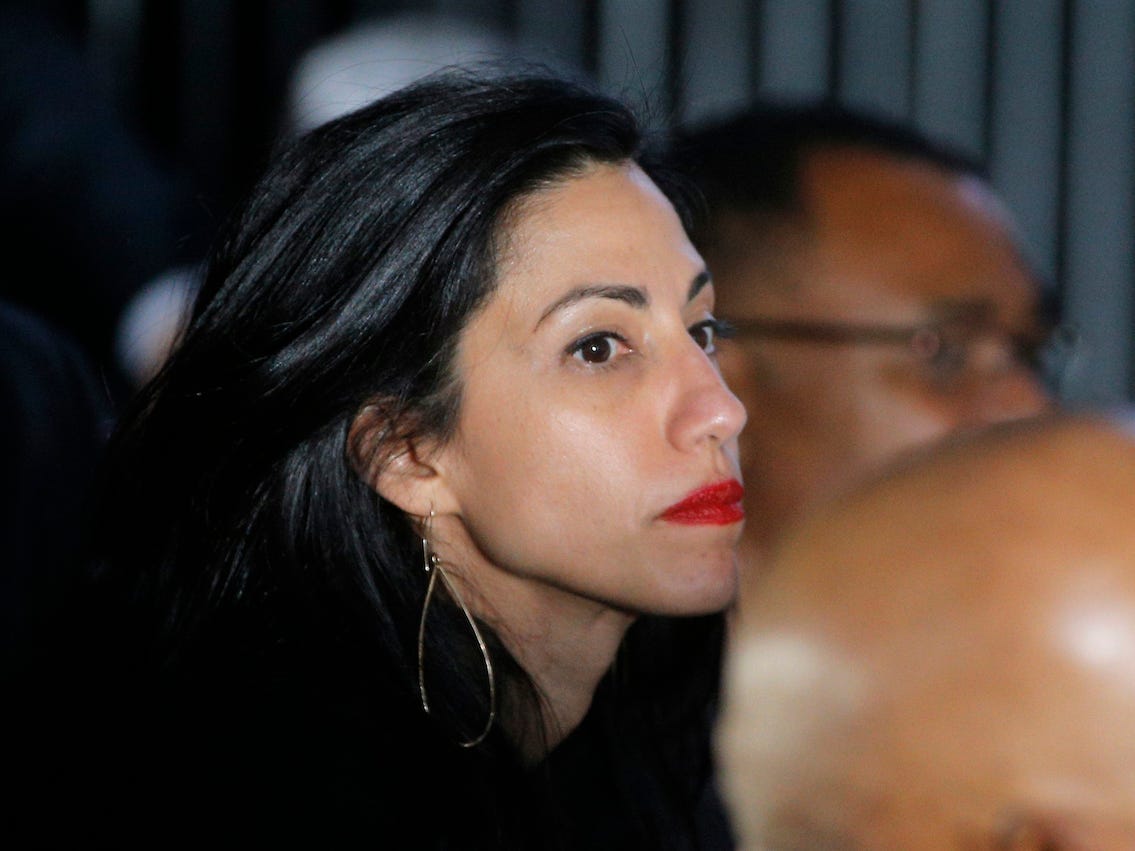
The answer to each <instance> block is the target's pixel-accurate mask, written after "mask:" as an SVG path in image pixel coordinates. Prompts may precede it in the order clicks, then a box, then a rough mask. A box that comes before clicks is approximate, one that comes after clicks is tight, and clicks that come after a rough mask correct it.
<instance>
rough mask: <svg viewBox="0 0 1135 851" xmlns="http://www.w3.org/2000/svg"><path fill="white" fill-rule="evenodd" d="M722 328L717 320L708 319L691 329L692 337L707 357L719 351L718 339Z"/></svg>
mask: <svg viewBox="0 0 1135 851" xmlns="http://www.w3.org/2000/svg"><path fill="white" fill-rule="evenodd" d="M720 333H721V327H720V325H719V323H718V321H717V320H716V319H707V320H705V322H699V323H698V324H697V325H694V326H693V327H692V328H690V336H691V337H693V338H694V342H695V343H697V344H698V346H699V347H700V348H701V349H702V351H704V352H705V353H706V354H707V355H712V354H714V353H715V352H716V351H717V337H718V335H719V334H720Z"/></svg>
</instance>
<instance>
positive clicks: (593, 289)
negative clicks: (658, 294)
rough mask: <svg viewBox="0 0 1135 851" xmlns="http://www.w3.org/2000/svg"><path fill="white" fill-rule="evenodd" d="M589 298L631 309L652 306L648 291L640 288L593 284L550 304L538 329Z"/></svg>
mask: <svg viewBox="0 0 1135 851" xmlns="http://www.w3.org/2000/svg"><path fill="white" fill-rule="evenodd" d="M589 298H609V299H614V300H615V301H622V302H626V303H627V304H629V305H630V306H631V307H635V308H638V309H640V310H641V309H643V308H645V307H647V306H648V305H649V304H650V296H648V295H647V294H646V290H644V289H640V288H639V287H632V286H628V285H626V284H591V285H588V286H583V287H576V288H574V289H572V290H569V291H568V292H566V293H564V294H563V295H562V296H560V297H559V298H558V299H556V300H555V301H554V302H552V304H550V305H549V306H548V308H547V310H545V311H544V312H543V313H542V314H540V318H539V319H538V320H537V322H536V327H537V328H538V327H540V323H541V322H543V321H544V320H545V319H547V318H548V317H549V316H551V315H552V314H553V313H555V312H556V311H558V310H563V309H564V308H565V307H568V306H569V305H573V304H576V303H577V302H581V301H583V300H584V299H589Z"/></svg>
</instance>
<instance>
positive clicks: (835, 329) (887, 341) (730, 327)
mask: <svg viewBox="0 0 1135 851" xmlns="http://www.w3.org/2000/svg"><path fill="white" fill-rule="evenodd" d="M724 325H725V327H724V328H723V329H722V333H721V336H722V337H725V338H728V337H736V338H741V339H744V338H746V337H764V338H767V339H775V340H790V341H796V342H803V343H816V344H819V345H890V346H903V347H905V348H906V349H907V351H908V352H909V353H910V354H911V355H913V356H914V358H915V359H916V361H917V362H918V363H919V364H920V366H921V367H922V368H923V369H924V370H925V371H926V373H927V375H928V377H929V378H930V379H931V380H932V381H933V382H934V383H935V384H936V385H939V386H941V387H944V388H950V387H953V386H956V385H958V384H959V383H961V382H962V381H963V379H965V378H966V377H967V376H968V375H972V374H973V373H974V371H976V370H977V369H979V368H980V369H982V370H983V371H987V372H991V373H992V372H997V371H1001V372H1003V371H1005V370H1006V369H1007V368H1010V367H1013V366H1016V367H1019V368H1023V369H1027V370H1028V371H1030V372H1031V373H1033V374H1034V375H1035V376H1036V377H1037V378H1038V379H1040V380H1042V381H1044V382H1045V383H1046V384H1047V385H1048V386H1049V388H1050V389H1054V390H1055V389H1058V385H1059V383H1060V381H1061V379H1062V378H1063V376H1064V373H1065V371H1066V368H1067V365H1068V363H1069V361H1070V360H1071V357H1072V355H1073V353H1074V351H1075V347H1076V343H1077V340H1078V335H1077V334H1076V332H1075V331H1074V330H1073V329H1071V328H1068V327H1067V326H1064V325H1052V326H1048V327H1044V328H1042V329H1039V330H1038V331H1037V332H1035V333H1024V334H1022V333H1016V332H1013V331H1010V330H1008V329H1005V328H1003V327H1001V326H999V325H998V324H997V323H995V322H993V321H992V320H991V318H990V317H989V316H988V313H987V311H984V310H982V311H970V312H964V313H959V314H957V315H953V316H950V317H947V318H943V319H940V320H934V321H930V322H923V323H919V324H915V325H883V324H855V323H842V322H824V321H810V320H794V319H771V318H756V319H742V320H726V321H725V323H724Z"/></svg>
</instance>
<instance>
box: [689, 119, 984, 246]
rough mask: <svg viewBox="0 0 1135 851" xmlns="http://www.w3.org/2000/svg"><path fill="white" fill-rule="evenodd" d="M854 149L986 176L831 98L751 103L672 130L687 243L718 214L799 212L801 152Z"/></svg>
mask: <svg viewBox="0 0 1135 851" xmlns="http://www.w3.org/2000/svg"><path fill="white" fill-rule="evenodd" d="M833 147H851V148H861V149H864V150H868V151H873V152H877V153H881V154H886V155H889V156H893V157H896V158H900V159H910V160H915V161H919V162H924V163H928V164H931V165H934V166H937V167H939V168H942V169H944V170H946V171H949V172H952V173H955V174H963V175H969V176H974V177H978V178H981V179H983V180H985V179H987V174H986V171H985V168H984V166H983V165H982V164H981V163H980V162H979V161H978V160H976V159H974V158H971V157H969V156H967V155H965V154H964V153H962V152H961V151H959V150H955V149H954V148H952V147H950V146H949V145H947V144H945V143H944V142H940V141H938V140H935V139H932V138H930V137H929V136H926V135H924V134H922V133H920V132H918V131H917V130H916V129H914V128H913V127H911V126H909V125H906V124H902V123H900V122H898V121H894V120H891V119H887V118H884V117H882V116H879V115H876V114H874V113H870V112H867V111H861V110H854V109H851V108H849V107H846V106H843V105H841V104H839V103H836V102H834V101H831V100H827V99H824V100H818V101H807V102H799V103H791V102H784V103H782V102H769V103H763V102H762V103H756V104H753V105H750V106H749V107H747V108H745V109H742V110H740V111H738V112H736V113H732V114H730V115H727V116H723V117H718V118H716V119H714V120H711V121H708V122H705V123H702V124H697V125H690V126H687V127H682V128H679V129H678V130H677V131H676V132H675V134H674V140H673V156H674V161H675V163H676V164H677V165H678V166H679V167H680V168H681V170H682V171H683V172H685V173H686V174H687V175H688V176H689V178H690V180H691V183H692V184H693V185H694V186H695V187H696V189H697V196H698V198H697V202H698V203H697V206H696V209H695V215H694V225H693V230H694V233H695V241H700V240H699V239H698V237H702V238H704V237H706V235H707V232H708V231H712V229H713V222H714V219H715V217H716V216H717V214H718V213H720V212H722V211H727V210H728V211H743V212H758V213H763V214H765V215H766V216H767V217H768V219H769V220H770V221H777V220H779V219H781V218H783V217H784V216H786V215H787V214H789V213H791V212H799V211H800V196H799V192H800V174H801V170H802V168H803V166H804V164H805V163H806V160H807V157H808V156H809V154H811V153H813V152H814V151H816V150H819V149H824V148H833Z"/></svg>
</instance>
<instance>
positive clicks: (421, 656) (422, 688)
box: [418, 511, 497, 748]
mask: <svg viewBox="0 0 1135 851" xmlns="http://www.w3.org/2000/svg"><path fill="white" fill-rule="evenodd" d="M433 516H434V513H433V511H430V516H429V517H428V518H426V525H425V529H424V530H423V532H422V562H423V564H424V566H425V569H426V573H428V574H429V576H430V581H429V584H428V585H427V586H426V599H425V601H424V602H423V603H422V618H421V620H420V621H419V622H418V692H419V693H420V694H421V696H422V709H423V710H424V711H425V713H426V714H427V715H429V714H430V701H429V697H428V696H427V695H426V673H425V664H424V663H425V646H426V613H427V612H428V611H429V609H430V603H431V602H432V601H433V595H434V589H435V588H436V586H437V580H438V577H441V581H442V583H443V584H444V585H445V590H446V591H447V592H448V593H449V595H450V596H451V597H452V598H453V599H454V600H455V601H456V602H457V605H458V606H459V607H460V609H461V614H463V615H465V620H466V621H468V622H469V627H470V628H471V629H472V630H473V636H474V637H475V638H476V639H477V647H478V648H479V649H480V651H481V658H482V659H484V661H485V675H486V676H487V677H488V680H489V717H488V719H486V721H485V726H484V729H482V730H481V732H480V733H479V734H478V735H477V736H475V737H474V738H472V739H469V740H467V741H464V742H458V744H459V745H461V747H463V748H471V747H475V746H476V745H479V744H480V743H481V742H483V741H484V740H485V737H486V736H488V735H489V730H491V729H492V727H493V722H494V721H496V717H497V688H496V677H495V676H494V674H493V660H492V659H491V658H490V657H489V648H488V647H487V646H486V645H485V639H484V637H483V636H482V635H481V630H480V629H479V628H478V627H477V622H476V621H475V620H473V615H472V614H471V613H470V611H469V609H468V607H467V606H466V605H465V601H464V600H463V599H462V598H461V594H460V593H458V591H457V588H456V587H454V585H453V583H452V582H450V581H449V577H448V576H447V575H446V573H445V569H444V568H443V567H442V561H441V559H440V558H439V557H438V555H437V553H435V552H432V551H431V550H430V541H429V528H430V524H431V522H432V521H433Z"/></svg>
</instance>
